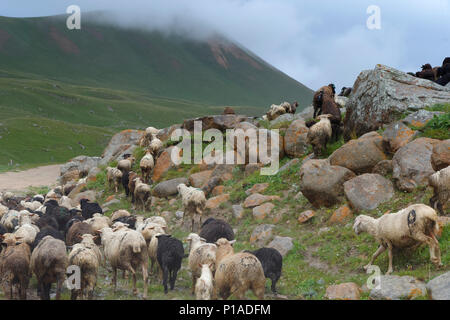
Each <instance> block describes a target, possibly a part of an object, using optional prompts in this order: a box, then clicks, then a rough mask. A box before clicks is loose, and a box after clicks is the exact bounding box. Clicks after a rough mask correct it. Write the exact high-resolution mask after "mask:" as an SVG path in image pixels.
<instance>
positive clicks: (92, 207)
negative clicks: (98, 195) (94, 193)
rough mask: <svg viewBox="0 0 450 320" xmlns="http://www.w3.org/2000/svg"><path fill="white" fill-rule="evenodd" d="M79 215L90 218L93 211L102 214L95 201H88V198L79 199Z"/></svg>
mask: <svg viewBox="0 0 450 320" xmlns="http://www.w3.org/2000/svg"><path fill="white" fill-rule="evenodd" d="M80 204H81V215H82V216H83V218H84V219H90V218H92V217H93V216H94V214H95V213H100V214H103V210H102V208H101V207H100V206H99V204H98V203H96V202H89V200H88V199H81V201H80Z"/></svg>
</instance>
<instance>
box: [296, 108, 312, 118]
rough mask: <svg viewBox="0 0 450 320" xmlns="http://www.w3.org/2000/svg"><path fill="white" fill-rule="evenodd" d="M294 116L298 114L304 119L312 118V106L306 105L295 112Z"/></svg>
mask: <svg viewBox="0 0 450 320" xmlns="http://www.w3.org/2000/svg"><path fill="white" fill-rule="evenodd" d="M296 116H299V117H301V118H302V119H304V120H309V119H312V117H313V116H314V107H313V106H309V107H306V108H305V109H303V110H302V111H300V112H297V114H296Z"/></svg>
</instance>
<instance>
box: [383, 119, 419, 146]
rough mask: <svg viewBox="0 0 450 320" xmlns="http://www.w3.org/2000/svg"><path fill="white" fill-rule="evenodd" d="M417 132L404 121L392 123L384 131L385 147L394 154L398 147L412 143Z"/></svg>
mask: <svg viewBox="0 0 450 320" xmlns="http://www.w3.org/2000/svg"><path fill="white" fill-rule="evenodd" d="M417 134H418V132H417V131H414V130H412V129H411V128H409V127H408V126H406V125H404V124H403V123H402V122H395V123H392V124H390V125H388V126H387V127H386V130H384V132H383V148H384V150H385V151H386V153H392V154H394V153H395V152H396V151H397V150H398V149H400V148H401V147H403V146H405V145H407V144H408V143H410V142H411V141H412V140H413V139H414V138H415V137H416V136H417Z"/></svg>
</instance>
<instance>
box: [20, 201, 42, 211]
mask: <svg viewBox="0 0 450 320" xmlns="http://www.w3.org/2000/svg"><path fill="white" fill-rule="evenodd" d="M20 205H21V206H22V207H24V208H25V209H29V210H31V211H36V210H37V209H39V207H40V206H42V203H40V202H39V201H30V202H27V201H25V200H22V201H20Z"/></svg>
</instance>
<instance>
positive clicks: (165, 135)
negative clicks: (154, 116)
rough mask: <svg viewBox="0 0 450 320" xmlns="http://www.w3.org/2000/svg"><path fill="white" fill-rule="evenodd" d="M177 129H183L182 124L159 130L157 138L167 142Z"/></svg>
mask: <svg viewBox="0 0 450 320" xmlns="http://www.w3.org/2000/svg"><path fill="white" fill-rule="evenodd" d="M176 129H181V124H174V125H172V126H170V127H167V128H164V129H161V130H159V132H158V134H157V135H156V137H157V138H158V139H159V140H161V141H162V142H166V141H167V140H170V138H171V136H172V133H173V132H174V131H175V130H176Z"/></svg>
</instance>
